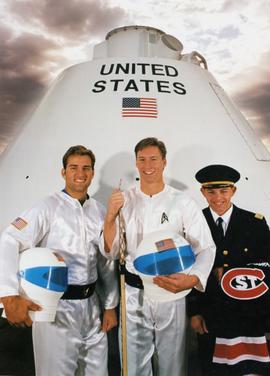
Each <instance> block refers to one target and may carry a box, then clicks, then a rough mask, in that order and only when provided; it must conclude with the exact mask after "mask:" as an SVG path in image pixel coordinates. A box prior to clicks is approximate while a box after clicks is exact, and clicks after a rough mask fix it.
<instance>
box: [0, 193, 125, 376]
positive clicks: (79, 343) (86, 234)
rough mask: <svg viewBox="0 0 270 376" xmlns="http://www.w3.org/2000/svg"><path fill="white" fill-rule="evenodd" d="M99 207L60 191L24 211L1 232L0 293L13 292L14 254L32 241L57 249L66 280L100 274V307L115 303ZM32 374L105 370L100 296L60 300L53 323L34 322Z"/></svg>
mask: <svg viewBox="0 0 270 376" xmlns="http://www.w3.org/2000/svg"><path fill="white" fill-rule="evenodd" d="M103 218H104V208H103V207H102V206H101V205H100V204H99V203H98V202H97V201H95V200H94V199H92V198H90V199H88V200H86V201H85V203H84V205H83V206H82V205H81V204H80V202H79V201H78V200H76V199H74V198H72V197H71V196H69V195H68V194H66V193H65V192H59V193H55V194H54V195H52V196H49V197H47V198H45V199H44V200H42V201H41V202H39V203H38V204H37V205H35V206H34V207H33V208H32V209H30V210H27V211H25V212H24V213H22V215H21V216H20V217H19V218H17V219H16V220H15V221H14V222H13V223H12V224H11V225H10V226H9V227H8V228H7V229H6V230H5V231H4V232H3V233H2V235H1V239H0V297H3V296H11V295H18V278H17V271H18V255H19V252H22V251H23V250H25V249H28V248H32V247H35V246H40V247H47V248H50V249H52V250H56V251H57V253H59V254H60V255H61V256H63V258H64V260H65V262H66V264H67V266H68V283H69V284H71V285H87V284H91V283H94V282H95V281H96V280H97V277H98V275H100V276H101V277H102V283H103V285H102V286H103V287H102V289H103V292H104V307H105V308H106V309H110V308H114V307H115V306H116V305H117V303H118V289H117V280H116V275H115V266H114V263H113V262H110V261H108V260H106V259H105V258H104V257H103V256H102V255H101V254H100V252H99V250H98V240H99V236H100V232H101V230H102V226H103ZM33 342H34V353H35V365H36V375H37V376H52V375H55V376H60V375H61V376H69V375H70V376H73V375H75V374H76V375H89V376H90V375H91V376H92V375H99V376H105V375H107V374H108V373H107V336H106V334H105V333H103V332H102V331H101V322H100V304H99V298H98V296H97V295H96V293H94V294H93V295H92V296H91V297H89V298H88V299H81V300H60V302H59V306H58V309H57V313H56V319H55V322H54V323H45V322H42V323H41V322H35V323H34V324H33Z"/></svg>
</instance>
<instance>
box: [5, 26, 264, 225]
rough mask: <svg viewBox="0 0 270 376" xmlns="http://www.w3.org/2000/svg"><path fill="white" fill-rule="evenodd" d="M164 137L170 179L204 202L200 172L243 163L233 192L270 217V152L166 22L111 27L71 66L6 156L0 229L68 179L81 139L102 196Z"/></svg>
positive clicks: (94, 189)
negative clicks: (148, 144) (140, 148)
mask: <svg viewBox="0 0 270 376" xmlns="http://www.w3.org/2000/svg"><path fill="white" fill-rule="evenodd" d="M145 137H157V138H159V139H161V140H162V141H164V142H165V144H166V146H167V149H168V158H167V160H168V164H167V167H166V169H165V179H166V182H167V183H168V184H171V185H172V186H174V187H176V188H178V189H181V190H184V191H186V192H187V193H188V194H189V195H191V196H192V197H193V198H195V199H196V201H197V202H198V203H199V204H200V205H201V206H205V202H204V201H203V198H202V197H201V194H200V192H199V186H198V183H197V182H196V181H195V179H194V174H195V172H196V171H198V170H199V169H201V168H202V167H204V166H206V165H208V164H226V165H230V166H233V167H234V168H235V169H237V170H238V171H240V173H241V180H240V182H239V183H238V184H237V185H238V187H239V193H237V194H236V196H235V200H234V202H235V203H236V204H237V205H239V206H242V207H244V208H246V209H249V210H252V211H256V212H260V213H263V214H264V215H265V216H266V218H267V219H268V221H269V222H270V206H269V200H270V188H269V187H270V173H269V172H270V164H269V161H270V154H269V152H268V150H267V149H266V147H265V146H264V145H263V144H262V143H261V141H260V139H259V138H258V137H257V136H256V134H255V133H254V131H253V130H252V128H251V126H250V125H249V124H248V122H247V121H246V120H245V118H244V117H243V115H242V114H241V113H240V111H239V110H238V109H237V108H236V107H235V105H234V104H233V103H232V102H231V100H230V99H229V98H228V96H227V95H226V93H225V92H224V90H223V89H222V87H221V86H220V85H219V83H218V82H217V81H216V80H215V78H214V77H213V75H212V74H211V73H210V72H209V70H208V68H207V62H206V59H205V58H204V57H203V56H202V55H201V54H200V53H198V52H196V51H192V52H190V53H183V46H182V44H181V42H180V41H178V40H177V39H176V38H174V37H173V36H171V35H168V34H166V33H164V32H163V31H161V30H158V29H155V28H152V27H146V26H128V27H121V28H117V29H114V30H112V31H111V32H109V33H108V34H107V36H106V39H105V41H103V42H102V43H100V44H98V45H96V46H95V48H94V52H93V59H92V61H87V62H84V63H81V64H77V65H74V66H71V67H70V68H68V69H66V70H65V71H63V72H62V74H60V76H59V77H58V78H57V79H56V81H55V82H54V83H53V84H52V85H51V87H50V88H49V89H48V91H47V93H46V95H45V96H44V98H43V99H42V101H41V103H40V104H39V106H38V108H37V109H36V111H35V112H34V114H33V115H32V117H31V118H30V120H29V121H27V122H26V123H25V125H24V127H23V128H22V131H21V133H20V134H19V135H18V136H17V138H16V139H15V140H14V142H13V143H12V144H11V145H9V147H8V148H7V149H6V150H5V151H4V153H3V154H2V155H1V158H0V176H1V184H0V197H1V201H0V205H1V206H0V210H1V219H0V221H1V222H0V229H1V228H3V227H5V226H6V225H7V224H8V223H9V222H10V221H11V220H12V219H13V218H14V217H16V216H17V215H18V213H20V212H21V211H22V210H23V209H25V208H28V207H29V206H30V205H32V204H34V203H35V202H36V201H37V200H38V199H40V198H41V197H43V196H45V195H48V194H51V193H52V192H54V191H57V190H60V189H62V188H63V185H64V182H63V181H62V179H61V176H60V169H61V167H62V166H61V158H62V155H63V154H64V153H65V151H66V150H67V149H68V148H69V147H70V146H71V145H76V144H82V145H85V146H87V147H89V148H91V149H92V150H93V151H94V153H95V154H96V158H97V164H96V172H95V178H94V181H93V183H92V186H91V188H90V194H92V195H93V196H94V197H95V198H97V199H98V200H100V201H101V202H103V203H106V200H107V197H108V195H109V193H110V192H111V190H112V189H113V188H114V187H117V186H118V184H119V180H120V179H121V180H122V182H123V187H124V188H129V187H130V186H131V185H134V184H136V182H135V180H136V168H135V163H134V152H133V149H134V146H135V144H136V143H137V142H138V141H139V140H141V139H142V138H145Z"/></svg>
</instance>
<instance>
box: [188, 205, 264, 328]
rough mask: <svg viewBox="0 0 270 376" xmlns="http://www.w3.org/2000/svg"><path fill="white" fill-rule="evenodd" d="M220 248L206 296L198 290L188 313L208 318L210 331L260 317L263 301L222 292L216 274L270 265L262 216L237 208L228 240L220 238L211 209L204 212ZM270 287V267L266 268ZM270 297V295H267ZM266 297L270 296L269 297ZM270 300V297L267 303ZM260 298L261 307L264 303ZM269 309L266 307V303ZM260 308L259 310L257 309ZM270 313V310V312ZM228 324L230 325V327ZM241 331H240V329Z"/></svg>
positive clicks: (232, 218)
mask: <svg viewBox="0 0 270 376" xmlns="http://www.w3.org/2000/svg"><path fill="white" fill-rule="evenodd" d="M203 214H204V216H205V218H206V220H207V223H208V225H209V228H210V230H211V233H212V237H213V240H214V242H215V244H216V246H217V251H216V259H215V265H214V268H213V271H212V272H211V274H210V276H209V279H208V282H207V287H206V291H205V293H200V292H197V291H195V290H193V291H192V293H191V294H190V295H189V297H188V314H189V316H193V315H196V314H200V315H202V316H203V317H204V319H205V321H206V325H207V327H208V329H210V330H211V329H213V330H214V331H215V332H216V330H217V331H218V332H219V331H220V329H221V330H222V329H223V328H224V329H225V328H226V330H228V329H229V327H230V326H231V325H230V324H229V321H230V322H231V320H232V319H233V317H236V316H238V317H239V319H240V317H246V315H247V314H248V315H251V316H252V315H253V317H256V316H257V313H258V308H259V306H258V303H259V300H257V301H255V300H253V301H250V302H248V301H247V302H246V303H244V302H243V300H242V301H237V300H235V299H231V298H230V297H228V296H227V295H226V294H225V293H224V292H223V291H222V289H221V287H220V283H219V281H218V279H217V277H216V275H215V273H214V269H215V268H216V267H223V268H224V273H226V271H228V270H230V269H231V268H235V267H246V266H248V264H251V265H250V266H251V267H252V264H254V265H253V267H257V266H258V264H262V265H263V264H267V263H269V264H270V232H269V228H268V225H267V223H266V220H265V219H264V217H263V216H262V215H259V214H256V213H252V212H249V211H247V210H243V209H240V208H238V207H236V206H235V205H234V206H233V211H232V214H231V218H230V222H229V224H228V227H227V231H226V234H225V237H224V238H223V239H220V237H219V233H218V229H217V226H216V223H215V222H214V219H213V217H212V214H211V211H210V209H209V208H205V209H204V210H203ZM263 269H264V271H265V273H266V276H267V278H266V279H267V280H268V283H269V287H270V265H269V267H266V268H263ZM267 295H268V294H267ZM265 297H266V296H265ZM268 299H269V301H270V297H269V295H268V296H267V300H268ZM263 301H264V300H263V299H260V304H261V302H263ZM262 304H263V306H264V309H265V304H264V303H262ZM256 307H257V309H256ZM269 312H270V311H269ZM227 324H228V325H227ZM236 329H237V328H236Z"/></svg>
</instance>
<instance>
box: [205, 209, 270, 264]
mask: <svg viewBox="0 0 270 376" xmlns="http://www.w3.org/2000/svg"><path fill="white" fill-rule="evenodd" d="M203 214H204V216H205V218H206V220H207V223H208V226H209V228H210V230H211V234H212V237H213V240H214V242H215V244H216V247H217V251H216V260H215V266H214V267H217V266H218V267H219V266H223V267H225V268H226V267H236V266H243V265H245V264H247V263H250V262H259V261H262V262H263V261H270V235H269V234H270V233H269V228H268V225H267V223H266V220H265V219H264V217H263V216H262V215H260V214H255V213H252V212H249V211H247V210H243V209H240V208H238V207H237V206H235V205H234V206H233V211H232V214H231V218H230V222H229V225H228V228H227V231H226V234H225V237H224V239H223V240H221V239H220V238H219V234H218V229H217V225H216V223H215V222H214V219H213V217H212V214H211V211H210V209H209V207H208V208H205V209H204V210H203Z"/></svg>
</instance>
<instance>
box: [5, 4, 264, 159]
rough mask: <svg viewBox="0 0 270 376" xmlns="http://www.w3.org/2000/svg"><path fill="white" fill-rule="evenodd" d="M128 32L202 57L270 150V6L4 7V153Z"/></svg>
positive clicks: (57, 5) (10, 5) (7, 5)
mask: <svg viewBox="0 0 270 376" xmlns="http://www.w3.org/2000/svg"><path fill="white" fill-rule="evenodd" d="M128 25H145V26H152V27H156V28H158V29H161V30H162V31H164V32H166V33H168V34H171V35H173V36H174V37H176V38H178V39H179V40H180V41H181V42H182V43H183V45H184V50H183V53H189V52H191V51H193V50H196V51H198V52H199V53H201V54H202V55H203V56H204V57H205V58H206V60H207V63H208V69H209V71H210V72H211V73H212V74H213V75H214V76H215V78H216V79H217V81H218V82H219V83H220V84H221V86H222V87H223V88H224V89H225V91H226V92H227V93H228V94H229V96H230V97H231V98H232V99H233V101H234V102H235V103H236V104H237V106H238V107H239V108H240V110H241V111H242V112H243V114H244V115H245V116H246V118H247V119H248V120H249V122H250V124H251V125H252V126H253V128H254V129H255V131H256V133H257V134H259V136H260V137H261V138H262V140H263V142H264V143H265V144H266V146H267V147H268V149H269V150H270V1H269V0H259V1H254V0H237V1H235V0H204V1H203V0H192V1H190V0H155V1H154V0H0V153H1V152H2V151H3V150H4V149H5V147H6V146H7V145H8V144H9V143H10V142H11V141H12V139H13V138H14V137H16V134H17V133H18V132H19V130H20V127H21V126H22V124H23V121H24V119H26V118H27V116H29V114H30V113H31V111H32V110H33V108H34V107H35V106H36V105H37V103H38V101H39V100H40V98H41V96H42V94H44V92H45V91H46V88H47V87H48V85H49V84H50V82H52V80H53V79H54V78H55V77H56V76H57V75H58V74H59V73H60V72H61V71H62V70H63V69H64V68H66V67H68V66H70V65H73V64H76V63H79V62H82V61H85V60H89V59H91V57H92V49H93V46H94V45H95V44H97V43H99V42H101V41H103V40H104V38H105V36H106V34H107V33H108V32H109V31H110V30H112V29H113V28H116V27H120V26H128Z"/></svg>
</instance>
